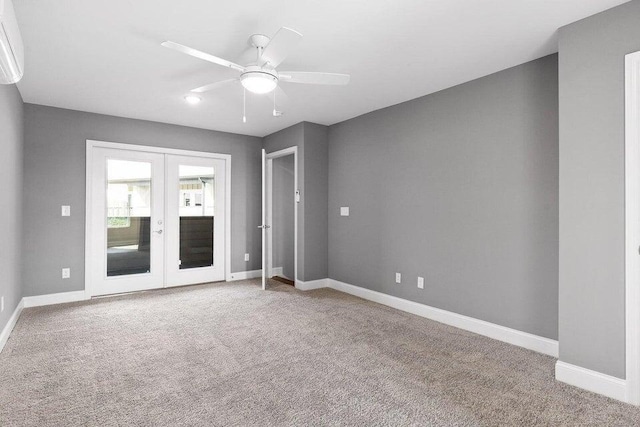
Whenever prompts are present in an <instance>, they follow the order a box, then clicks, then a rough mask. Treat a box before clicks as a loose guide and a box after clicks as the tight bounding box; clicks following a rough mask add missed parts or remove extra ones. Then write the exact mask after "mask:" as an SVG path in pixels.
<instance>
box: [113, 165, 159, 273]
mask: <svg viewBox="0 0 640 427" xmlns="http://www.w3.org/2000/svg"><path fill="white" fill-rule="evenodd" d="M150 239H151V163H148V162H136V161H129V160H116V159H107V248H106V250H107V276H122V275H127V274H141V273H148V272H149V271H150V268H151V251H150V246H151V241H150Z"/></svg>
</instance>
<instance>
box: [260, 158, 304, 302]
mask: <svg viewBox="0 0 640 427" xmlns="http://www.w3.org/2000/svg"><path fill="white" fill-rule="evenodd" d="M297 175H298V162H297V147H290V148H286V149H284V150H280V151H276V152H273V153H269V154H264V178H265V179H264V184H265V185H264V199H263V201H264V205H263V209H264V210H263V213H264V225H263V226H261V228H262V229H263V245H264V246H263V289H264V288H265V286H266V280H267V279H271V280H274V281H276V282H279V283H285V284H288V285H291V286H295V284H296V280H297V275H298V268H297V260H298V257H297V251H298V220H297V217H298V202H299V201H300V200H299V199H300V193H299V190H298V178H297Z"/></svg>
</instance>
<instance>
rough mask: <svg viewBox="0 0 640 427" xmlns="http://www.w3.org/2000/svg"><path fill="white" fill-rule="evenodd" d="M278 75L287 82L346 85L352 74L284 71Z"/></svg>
mask: <svg viewBox="0 0 640 427" xmlns="http://www.w3.org/2000/svg"><path fill="white" fill-rule="evenodd" d="M278 77H279V79H280V80H282V81H283V82H287V83H304V84H309V85H346V84H347V83H349V79H351V76H350V75H349V74H338V73H317V72H314V71H283V72H281V73H278Z"/></svg>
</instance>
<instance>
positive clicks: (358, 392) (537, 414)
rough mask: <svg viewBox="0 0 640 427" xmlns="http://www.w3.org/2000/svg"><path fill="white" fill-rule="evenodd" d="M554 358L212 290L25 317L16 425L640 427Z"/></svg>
mask: <svg viewBox="0 0 640 427" xmlns="http://www.w3.org/2000/svg"><path fill="white" fill-rule="evenodd" d="M554 362H555V360H554V359H553V358H550V357H547V356H543V355H540V354H537V353H534V352H531V351H527V350H524V349H521V348H519V347H514V346H511V345H508V344H504V343H501V342H498V341H494V340H491V339H489V338H484V337H481V336H478V335H474V334H472V333H468V332H465V331H462V330H459V329H455V328H452V327H448V326H445V325H442V324H439V323H436V322H432V321H430V320H426V319H423V318H420V317H417V316H413V315H410V314H406V313H403V312H400V311H397V310H394V309H391V308H388V307H385V306H382V305H377V304H373V303H369V302H367V301H364V300H361V299H358V298H355V297H351V296H348V295H345V294H342V293H339V292H337V291H334V290H330V289H320V290H316V291H308V292H300V291H297V290H295V289H294V288H292V287H291V286H288V285H285V284H279V283H277V282H273V283H272V284H271V287H270V289H269V290H267V291H266V292H263V291H261V290H260V289H259V285H258V282H257V281H245V282H235V283H220V284H210V285H201V286H193V287H185V288H178V289H172V290H161V291H153V292H146V293H139V294H132V295H126V296H119V297H113V298H103V299H97V300H92V301H88V302H82V303H73V304H64V305H58V306H50V307H41V308H31V309H25V310H24V311H23V313H22V316H21V317H20V320H19V322H18V324H17V325H16V327H15V329H14V331H13V334H12V335H11V337H10V339H9V341H8V343H7V345H6V347H5V349H4V351H3V352H2V353H1V354H0V425H2V426H21V425H28V426H49V425H56V426H175V425H186V426H207V425H216V426H236V425H237V426H245V425H256V426H269V425H359V426H375V425H435V426H477V425H482V426H496V425H505V426H523V425H527V426H528V425H554V426H557V425H562V426H565V425H578V426H588V425H593V426H613V425H619V426H638V425H640V410H639V409H636V408H634V407H631V406H628V405H625V404H622V403H618V402H616V401H613V400H610V399H607V398H604V397H600V396H597V395H595V394H591V393H589V392H585V391H581V390H579V389H576V388H573V387H570V386H567V385H563V384H560V383H557V382H555V381H554V379H553V367H554Z"/></svg>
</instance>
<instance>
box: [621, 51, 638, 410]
mask: <svg viewBox="0 0 640 427" xmlns="http://www.w3.org/2000/svg"><path fill="white" fill-rule="evenodd" d="M639 218H640V52H635V53H631V54H629V55H626V56H625V313H626V315H625V343H626V344H625V347H626V349H625V358H626V380H627V381H626V384H627V395H626V401H627V402H628V403H631V404H633V405H640V256H638V250H639V248H640V220H639Z"/></svg>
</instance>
